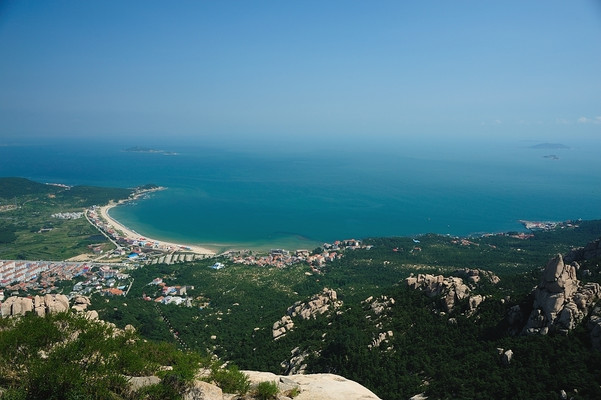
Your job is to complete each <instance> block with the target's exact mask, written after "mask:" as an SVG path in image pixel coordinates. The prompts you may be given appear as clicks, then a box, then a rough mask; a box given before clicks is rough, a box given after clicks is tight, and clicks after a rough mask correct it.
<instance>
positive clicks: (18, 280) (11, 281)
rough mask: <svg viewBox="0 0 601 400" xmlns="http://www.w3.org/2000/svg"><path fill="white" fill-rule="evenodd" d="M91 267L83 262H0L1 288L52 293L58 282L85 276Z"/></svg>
mask: <svg viewBox="0 0 601 400" xmlns="http://www.w3.org/2000/svg"><path fill="white" fill-rule="evenodd" d="M90 269H91V265H90V264H88V263H81V262H56V261H26V260H0V287H4V288H6V289H8V290H13V291H14V290H23V291H28V290H38V291H40V292H41V293H47V292H51V291H52V290H53V289H55V283H56V282H58V281H64V280H71V279H73V278H74V277H77V276H80V275H83V274H85V273H87V272H88V271H89V270H90Z"/></svg>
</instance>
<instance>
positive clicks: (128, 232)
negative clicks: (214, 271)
mask: <svg viewBox="0 0 601 400" xmlns="http://www.w3.org/2000/svg"><path fill="white" fill-rule="evenodd" d="M165 189H166V188H164V187H158V188H155V189H149V190H144V191H140V192H138V193H136V194H135V195H134V196H133V197H132V198H129V199H126V200H119V201H118V202H114V201H111V202H109V203H108V204H106V205H104V206H101V207H98V211H99V214H100V216H101V217H102V218H103V219H104V220H105V221H106V223H107V225H108V226H109V227H111V228H112V229H114V230H115V231H120V232H121V233H122V234H123V236H124V237H125V238H127V239H131V240H139V239H141V238H144V240H146V241H151V242H155V243H158V245H159V246H160V248H161V249H163V250H166V251H175V250H186V251H190V252H192V253H196V254H202V255H211V256H214V255H216V254H217V252H215V251H214V250H210V249H208V248H206V247H202V246H198V245H189V244H182V243H172V242H167V241H164V240H158V239H154V238H150V237H148V236H146V235H144V234H142V233H139V232H136V231H134V230H132V229H129V228H128V227H126V226H125V225H123V224H122V223H120V222H119V221H117V220H116V219H114V218H113V217H111V216H110V214H109V211H110V210H111V209H112V208H114V207H117V206H119V205H122V204H125V203H127V202H129V201H132V200H136V199H138V198H139V197H140V196H142V195H144V194H147V193H150V192H155V191H159V190H165Z"/></svg>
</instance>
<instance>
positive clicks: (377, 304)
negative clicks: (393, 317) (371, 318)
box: [361, 296, 395, 316]
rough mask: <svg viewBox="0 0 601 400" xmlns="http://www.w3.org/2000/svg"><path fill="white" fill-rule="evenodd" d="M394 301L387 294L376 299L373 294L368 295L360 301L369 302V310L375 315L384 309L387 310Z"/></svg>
mask: <svg viewBox="0 0 601 400" xmlns="http://www.w3.org/2000/svg"><path fill="white" fill-rule="evenodd" d="M394 303H395V301H394V299H393V298H392V297H388V296H380V297H378V298H377V299H376V300H374V298H373V296H370V297H368V298H367V299H365V300H363V301H362V302H361V304H369V307H370V308H371V311H373V313H374V314H375V315H376V316H378V315H380V314H382V313H383V312H384V311H388V310H389V309H390V308H391V307H392V306H393V305H394Z"/></svg>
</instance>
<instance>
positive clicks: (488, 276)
mask: <svg viewBox="0 0 601 400" xmlns="http://www.w3.org/2000/svg"><path fill="white" fill-rule="evenodd" d="M452 275H453V276H458V277H460V278H463V279H464V280H465V281H466V282H467V283H468V284H471V285H472V287H473V285H475V284H478V283H480V282H482V281H488V282H490V283H492V284H493V285H496V284H497V283H499V282H500V281H501V279H499V277H498V276H496V275H495V274H494V273H493V272H492V271H486V270H483V269H477V268H476V269H470V268H462V269H458V270H456V271H455V272H453V274H452Z"/></svg>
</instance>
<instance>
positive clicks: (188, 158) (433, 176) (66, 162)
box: [0, 140, 601, 248]
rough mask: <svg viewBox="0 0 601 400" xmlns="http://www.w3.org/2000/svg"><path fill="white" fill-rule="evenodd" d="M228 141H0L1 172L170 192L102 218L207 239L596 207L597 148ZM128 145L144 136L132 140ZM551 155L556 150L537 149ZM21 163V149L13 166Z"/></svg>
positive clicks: (501, 227)
mask: <svg viewBox="0 0 601 400" xmlns="http://www.w3.org/2000/svg"><path fill="white" fill-rule="evenodd" d="M389 144H390V146H388V147H385V148H378V146H379V144H377V145H378V146H373V145H367V144H366V145H363V146H356V145H346V146H344V145H339V146H331V147H323V148H320V147H319V146H313V145H307V146H304V147H298V146H297V147H291V148H287V147H279V146H275V147H274V146H272V147H269V146H267V145H266V146H265V147H264V148H263V149H262V150H260V149H256V148H255V149H252V150H247V151H244V150H241V149H237V150H225V149H220V148H217V147H208V146H201V145H199V144H191V143H187V144H186V145H184V144H181V143H180V144H177V143H173V142H172V141H171V142H169V141H167V142H163V143H159V144H157V145H156V146H147V147H152V148H155V149H159V150H165V151H169V152H176V153H177V155H165V154H161V153H144V152H126V151H124V149H126V148H128V147H130V146H129V144H124V143H121V142H116V141H110V142H90V141H77V140H69V141H60V142H54V143H46V144H40V143H39V142H38V143H37V144H36V143H28V144H22V145H13V146H5V147H0V157H2V160H3V163H2V168H1V169H0V174H1V175H3V176H11V175H13V176H25V177H28V178H31V179H34V180H37V181H41V182H60V183H66V184H71V185H74V184H90V185H100V186H120V187H133V186H137V185H142V184H146V183H155V184H158V185H161V186H166V187H168V190H166V191H163V192H159V193H155V194H152V195H151V196H149V197H148V198H147V199H143V200H140V201H137V202H135V203H132V204H129V205H126V206H122V207H117V208H115V209H113V210H112V211H111V215H112V216H113V217H115V218H116V219H118V220H119V221H120V222H122V223H124V224H125V225H127V226H129V227H131V228H133V229H134V230H136V231H137V232H140V233H141V234H144V235H147V236H150V237H155V238H159V239H163V240H167V239H170V240H174V241H179V242H182V243H189V244H192V243H194V244H197V243H201V244H205V245H212V246H215V247H217V248H229V247H236V248H240V247H242V248H245V247H252V248H269V247H286V248H307V247H308V248H311V246H316V245H318V244H320V243H322V242H324V241H333V240H337V239H345V238H351V237H353V238H365V237H369V236H399V235H416V234H421V233H429V232H434V233H440V234H452V235H468V234H473V233H479V232H500V231H510V230H522V229H523V228H522V226H521V225H520V224H519V222H518V220H520V219H525V220H566V219H577V218H584V219H591V218H599V217H601V215H600V214H599V213H600V210H601V208H600V207H599V206H600V205H601V201H600V199H601V185H600V184H599V182H601V161H600V160H599V157H597V155H596V151H595V150H594V147H591V146H590V145H588V146H587V145H586V143H582V144H579V145H574V147H572V148H570V149H532V148H529V146H531V145H532V144H536V143H532V142H524V141H519V142H494V143H493V142H490V141H488V142H484V143H474V142H467V141H464V142H453V141H447V142H437V143H427V142H426V141H423V142H420V141H419V140H414V141H413V142H406V143H400V142H390V143H389ZM133 145H143V144H140V143H135V144H133ZM550 154H555V155H557V156H558V157H559V160H553V159H549V158H544V157H543V156H545V155H550ZM21 160H28V161H27V162H26V163H23V162H22V161H21Z"/></svg>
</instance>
